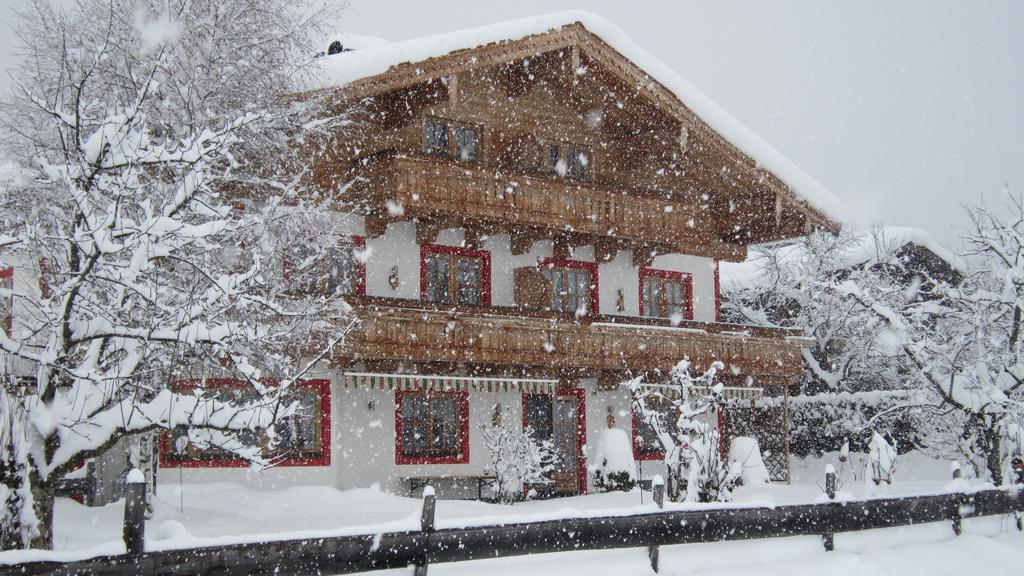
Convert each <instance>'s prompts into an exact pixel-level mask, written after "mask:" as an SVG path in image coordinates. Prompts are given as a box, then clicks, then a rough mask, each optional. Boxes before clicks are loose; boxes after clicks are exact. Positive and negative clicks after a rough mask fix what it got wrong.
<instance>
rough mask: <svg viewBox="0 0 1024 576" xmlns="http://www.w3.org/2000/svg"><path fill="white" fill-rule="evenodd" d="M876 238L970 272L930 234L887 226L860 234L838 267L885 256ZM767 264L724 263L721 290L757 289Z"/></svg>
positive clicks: (795, 255)
mask: <svg viewBox="0 0 1024 576" xmlns="http://www.w3.org/2000/svg"><path fill="white" fill-rule="evenodd" d="M876 237H877V238H878V239H879V244H880V245H881V247H882V248H883V249H899V248H902V247H903V246H906V245H907V244H915V245H917V246H920V247H922V248H925V249H927V250H928V251H930V252H931V253H932V254H935V255H936V256H938V257H939V258H941V259H942V260H944V261H945V262H947V263H948V264H949V265H950V266H952V267H953V268H954V269H955V270H957V271H958V272H961V273H965V272H966V271H967V265H966V264H965V263H964V261H963V260H962V259H961V258H960V257H959V256H957V255H956V254H954V253H953V252H951V251H949V250H947V249H946V248H945V247H943V246H942V245H941V244H939V243H938V242H936V241H935V239H934V238H932V235H931V234H929V233H928V232H926V231H924V230H921V229H920V228H908V227H904V226H886V227H884V228H875V229H871V230H865V231H863V232H861V233H859V234H857V236H856V238H854V240H853V241H852V242H851V243H850V245H849V246H848V247H847V249H846V250H845V251H843V252H842V253H841V254H839V255H838V256H837V261H836V267H837V268H852V267H854V266H859V265H862V264H866V263H869V262H872V261H874V260H877V259H878V258H879V257H880V256H882V255H881V254H879V253H878V245H876V242H875V238H876ZM802 250H803V245H802V244H800V243H794V244H789V245H786V246H780V247H778V248H775V249H774V253H775V254H776V255H777V257H778V258H779V259H780V260H781V261H782V262H786V261H798V260H799V258H800V257H801V255H802ZM766 264H767V262H766V260H765V259H764V257H763V256H761V255H760V254H758V253H754V254H752V255H751V257H750V258H749V259H748V260H746V261H744V262H722V263H721V264H720V268H719V276H720V280H721V287H722V290H723V291H726V290H729V289H731V288H740V287H745V286H754V285H757V284H758V283H759V282H760V281H761V280H762V279H763V277H764V274H763V270H764V266H765V265H766Z"/></svg>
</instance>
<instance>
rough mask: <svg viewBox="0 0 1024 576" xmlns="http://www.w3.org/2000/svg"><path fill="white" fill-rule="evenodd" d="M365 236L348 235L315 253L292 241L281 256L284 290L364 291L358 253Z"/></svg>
mask: <svg viewBox="0 0 1024 576" xmlns="http://www.w3.org/2000/svg"><path fill="white" fill-rule="evenodd" d="M365 250H366V238H364V237H362V236H348V237H346V238H343V239H341V240H339V241H338V243H337V244H335V245H333V246H329V247H327V248H324V251H323V253H321V254H315V253H314V248H313V247H312V246H309V245H306V244H295V245H293V246H292V247H291V248H290V249H289V250H288V257H287V258H285V260H284V263H283V266H284V280H285V283H286V284H287V286H288V291H289V292H291V293H294V294H302V295H309V296H335V295H337V296H362V295H364V294H366V262H365V260H364V259H363V258H362V257H361V255H362V254H363V253H364V252H365Z"/></svg>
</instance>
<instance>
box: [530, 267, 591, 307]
mask: <svg viewBox="0 0 1024 576" xmlns="http://www.w3.org/2000/svg"><path fill="white" fill-rule="evenodd" d="M544 268H576V269H578V270H589V271H590V311H589V312H588V313H589V314H600V313H601V298H600V291H599V290H598V277H597V262H587V261H585V260H561V259H558V258H538V259H537V270H538V271H539V270H542V269H544Z"/></svg>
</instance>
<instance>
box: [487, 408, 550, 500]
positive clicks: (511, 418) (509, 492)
mask: <svg viewBox="0 0 1024 576" xmlns="http://www.w3.org/2000/svg"><path fill="white" fill-rule="evenodd" d="M480 437H481V439H482V441H483V443H484V447H486V448H487V454H488V459H487V464H486V465H485V466H484V472H485V473H487V474H492V475H494V478H495V481H494V484H495V486H494V496H495V499H497V500H498V501H499V502H502V503H506V504H511V503H512V502H515V501H517V500H521V499H522V498H523V497H524V496H525V494H524V492H523V490H524V487H525V486H526V485H527V484H546V483H549V482H551V479H550V474H551V473H552V472H553V471H554V469H555V464H554V463H555V456H556V454H555V446H554V444H553V443H552V442H551V441H550V440H540V439H538V438H537V437H536V435H535V434H534V433H533V429H532V428H530V427H529V426H527V427H526V428H523V427H522V425H521V424H520V422H519V421H518V419H517V418H516V417H515V414H514V413H513V412H512V411H511V410H509V409H507V408H505V409H501V408H498V407H495V411H494V414H493V416H492V417H491V418H490V419H489V421H487V422H484V423H482V424H481V425H480Z"/></svg>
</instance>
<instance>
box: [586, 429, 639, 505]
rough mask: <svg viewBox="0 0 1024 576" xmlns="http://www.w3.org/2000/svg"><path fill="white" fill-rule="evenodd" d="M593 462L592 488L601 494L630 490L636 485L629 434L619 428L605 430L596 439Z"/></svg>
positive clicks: (634, 465)
mask: <svg viewBox="0 0 1024 576" xmlns="http://www.w3.org/2000/svg"><path fill="white" fill-rule="evenodd" d="M594 461H595V462H596V464H595V465H594V467H593V471H594V486H595V487H596V488H597V489H598V490H599V491H602V492H607V491H613V490H622V491H629V490H632V489H633V487H634V486H635V485H636V462H635V461H634V460H633V445H632V442H631V440H630V437H629V433H628V432H626V431H625V430H622V429H621V428H606V429H605V430H602V431H601V434H600V436H598V439H597V454H596V455H595V458H594Z"/></svg>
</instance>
